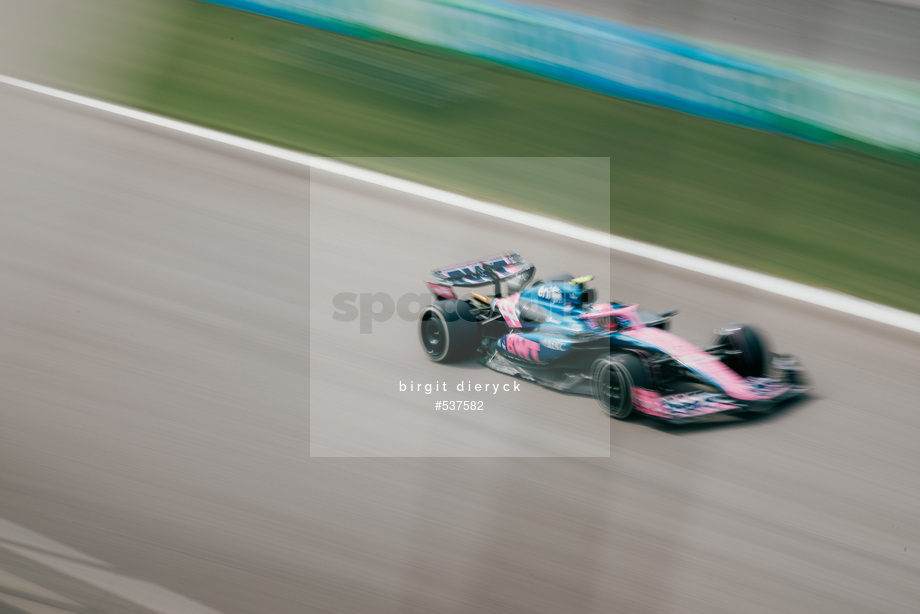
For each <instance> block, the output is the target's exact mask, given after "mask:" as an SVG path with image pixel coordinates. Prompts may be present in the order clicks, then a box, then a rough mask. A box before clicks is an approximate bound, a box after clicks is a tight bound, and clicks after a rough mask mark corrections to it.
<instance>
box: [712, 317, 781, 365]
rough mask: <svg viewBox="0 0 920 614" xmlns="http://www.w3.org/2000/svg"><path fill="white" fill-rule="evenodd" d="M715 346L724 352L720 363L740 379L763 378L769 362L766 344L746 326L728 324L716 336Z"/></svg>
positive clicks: (756, 333) (751, 328)
mask: <svg viewBox="0 0 920 614" xmlns="http://www.w3.org/2000/svg"><path fill="white" fill-rule="evenodd" d="M716 345H717V346H720V347H722V348H724V349H723V351H724V353H725V354H724V358H723V359H722V361H723V362H724V363H725V364H726V365H727V366H728V367H730V368H731V369H732V371H734V372H735V373H737V374H738V375H740V376H741V377H763V375H764V373H765V372H766V369H767V364H768V363H769V360H768V358H767V356H768V354H767V344H766V341H764V339H763V337H762V336H761V335H760V333H758V332H757V330H756V329H754V328H753V327H752V326H749V325H747V324H729V325H727V326H725V327H723V328H722V330H720V331H719V332H718V334H717V338H716Z"/></svg>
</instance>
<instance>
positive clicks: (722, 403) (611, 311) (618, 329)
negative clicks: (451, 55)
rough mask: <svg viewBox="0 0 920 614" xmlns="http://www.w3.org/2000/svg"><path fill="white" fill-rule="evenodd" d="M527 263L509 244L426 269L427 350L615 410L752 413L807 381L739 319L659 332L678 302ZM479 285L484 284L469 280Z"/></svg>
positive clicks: (423, 319) (617, 413)
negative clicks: (680, 332)
mask: <svg viewBox="0 0 920 614" xmlns="http://www.w3.org/2000/svg"><path fill="white" fill-rule="evenodd" d="M534 273H535V267H534V266H533V265H531V264H529V263H527V262H525V261H524V260H523V258H521V256H519V255H518V254H516V253H513V252H512V253H506V254H502V255H500V256H495V257H492V258H487V259H485V260H480V261H476V262H470V263H466V264H462V265H457V266H450V267H444V268H441V269H437V270H435V271H433V274H434V277H435V281H431V282H426V283H427V285H428V288H429V289H430V290H431V292H432V294H434V297H435V302H434V303H432V304H431V305H428V306H427V307H425V308H424V309H422V311H421V313H420V314H419V336H420V339H421V342H422V347H423V348H424V350H425V352H426V353H427V354H428V357H429V358H430V359H431V360H433V361H435V362H444V363H447V362H455V361H461V360H468V359H471V358H474V357H478V358H479V359H480V360H481V361H482V363H483V364H485V365H486V366H488V367H489V368H491V369H494V370H495V371H498V372H500V373H505V374H508V375H512V376H515V377H520V378H522V379H525V380H529V381H532V382H535V383H537V384H540V385H542V386H546V387H549V388H553V389H556V390H560V391H564V392H568V393H574V394H583V395H591V396H593V397H594V398H595V399H597V401H598V402H599V403H600V405H601V407H603V408H604V410H605V411H606V412H607V413H609V414H610V416H611V417H613V418H618V419H621V420H622V419H626V418H629V417H630V416H632V415H633V414H634V412H640V413H642V414H646V415H648V416H653V417H655V418H659V419H663V420H666V421H668V422H672V423H680V422H689V421H694V420H699V419H701V418H704V417H710V416H713V415H716V414H743V413H761V412H765V411H769V410H770V409H772V408H774V407H776V406H777V405H778V404H779V403H781V402H783V401H787V400H789V399H792V398H794V397H797V396H799V395H801V394H803V393H804V392H806V390H807V388H806V386H805V385H804V383H803V379H802V372H801V369H800V367H799V365H798V361H797V360H796V359H795V358H794V357H792V356H788V355H780V354H772V353H770V352H768V351H767V348H766V344H765V342H764V340H763V338H762V337H761V336H760V335H759V334H758V333H757V332H756V330H755V329H754V328H752V327H750V326H748V325H744V324H729V325H727V326H725V327H723V328H722V329H721V330H719V331H717V333H716V339H715V343H714V344H713V345H712V346H711V347H708V348H705V349H702V348H699V347H697V346H696V345H694V344H692V343H690V342H688V341H685V340H684V339H682V338H680V337H678V336H676V335H674V334H672V333H670V332H668V328H669V323H670V320H671V318H672V317H673V316H674V315H675V314H676V313H677V311H676V310H674V311H668V312H665V313H654V312H650V311H645V310H642V309H639V307H638V305H633V304H624V303H598V302H596V297H595V291H594V289H593V288H590V287H589V286H588V282H590V281H591V280H592V279H593V277H591V276H584V277H573V276H571V275H554V276H551V277H547V278H544V279H539V280H537V281H534V282H533V283H531V280H532V279H533V277H534ZM486 287H488V288H490V289H492V292H491V294H489V295H484V294H481V293H479V292H475V291H473V290H477V289H478V290H482V289H484V288H486ZM503 287H504V291H503ZM483 291H486V292H488V290H483Z"/></svg>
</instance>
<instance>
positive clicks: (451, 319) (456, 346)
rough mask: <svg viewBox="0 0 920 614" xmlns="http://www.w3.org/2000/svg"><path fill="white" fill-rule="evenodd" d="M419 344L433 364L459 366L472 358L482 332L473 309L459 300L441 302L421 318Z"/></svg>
mask: <svg viewBox="0 0 920 614" xmlns="http://www.w3.org/2000/svg"><path fill="white" fill-rule="evenodd" d="M418 332H419V340H420V341H421V342H422V348H423V349H424V350H425V353H427V354H428V358H430V359H431V360H433V361H434V362H445V363H446V362H457V361H460V360H467V359H469V358H472V357H473V354H475V353H476V350H477V348H479V342H480V339H481V338H482V330H481V327H480V324H479V321H478V320H477V318H476V316H475V315H474V314H473V308H472V306H470V304H469V303H467V302H466V301H461V300H458V299H452V300H446V301H438V302H437V303H434V304H431V305H428V306H427V307H425V308H424V309H422V311H421V313H420V314H419V329H418Z"/></svg>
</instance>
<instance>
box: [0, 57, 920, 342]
mask: <svg viewBox="0 0 920 614" xmlns="http://www.w3.org/2000/svg"><path fill="white" fill-rule="evenodd" d="M0 83H5V84H6V85H10V86H13V87H17V88H21V89H24V90H29V91H30V92H35V93H38V94H44V95H46V96H51V97H54V98H57V99H59V100H66V101H67V102H72V103H75V104H79V105H83V106H86V107H91V108H93V109H97V110H99V111H105V112H107V113H113V114H115V115H120V116H121V117H127V118H130V119H134V120H137V121H140V122H144V123H147V124H153V125H155V126H159V127H161V128H167V129H169V130H175V131H177V132H182V133H185V134H190V135H194V136H197V137H200V138H203V139H207V140H209V141H215V142H218V143H223V144H225V145H230V146H232V147H238V148H240V149H246V150H248V151H252V152H255V153H259V154H263V155H266V156H271V157H273V158H278V159H280V160H285V161H287V162H293V163H294V164H301V165H303V166H308V167H310V168H315V169H320V170H324V171H327V172H330V173H335V174H337V175H341V176H344V177H349V178H351V179H356V180H358V181H363V182H366V183H371V184H373V185H377V186H380V187H384V188H388V189H391V190H397V191H399V192H403V193H405V194H412V195H413V196H420V197H422V198H427V199H429V200H433V201H436V202H440V203H444V204H447V205H451V206H454V207H459V208H461V209H466V210H468V211H475V212H477V213H481V214H483V215H489V216H492V217H497V218H501V219H503V220H508V221H510V222H514V223H516V224H523V225H525V226H530V227H532V228H538V229H540V230H545V231H547V232H551V233H554V234H557V235H561V236H564V237H569V238H572V239H577V240H579V241H584V242H586V243H592V244H594V245H600V246H602V247H608V248H610V249H612V250H616V251H620V252H624V253H627V254H633V255H636V256H640V257H642V258H648V259H649V260H655V261H657V262H661V263H664V264H669V265H672V266H675V267H679V268H682V269H686V270H689V271H694V272H696V273H702V274H704V275H709V276H711V277H716V278H719V279H724V280H726V281H730V282H734V283H738V284H743V285H745V286H750V287H752V288H757V289H759V290H765V291H767V292H771V293H773V294H777V295H780V296H784V297H787V298H791V299H796V300H799V301H803V302H806V303H811V304H812V305H817V306H819V307H824V308H827V309H833V310H835V311H841V312H844V313H848V314H852V315H856V316H859V317H862V318H865V319H868V320H873V321H875V322H880V323H882V324H887V325H890V326H895V327H898V328H902V329H905V330H910V331H913V332H917V333H920V315H918V314H916V313H911V312H908V311H902V310H900V309H895V308H893V307H888V306H886V305H881V304H879V303H873V302H871V301H867V300H864V299H860V298H856V297H853V296H849V295H847V294H841V293H839V292H832V291H830V290H823V289H821V288H815V287H812V286H808V285H805V284H801V283H798V282H794V281H789V280H786V279H780V278H778V277H773V276H771V275H765V274H763V273H756V272H754V271H748V270H746V269H742V268H739V267H735V266H731V265H728V264H723V263H721V262H714V261H712V260H706V259H705V258H700V257H698V256H691V255H689V254H683V253H681V252H677V251H674V250H670V249H666V248H663V247H658V246H657V245H651V244H648V243H641V242H639V241H633V240H632V239H627V238H625V237H618V236H615V235H610V234H607V233H606V232H601V231H599V230H591V229H589V228H583V227H581V226H576V225H574V224H569V223H566V222H561V221H559V220H554V219H552V218H548V217H544V216H542V215H537V214H534V213H527V212H525V211H518V210H517V209H510V208H508V207H503V206H501V205H496V204H494V203H489V202H485V201H481V200H476V199H474V198H468V197H466V196H460V195H459V194H453V193H451V192H447V191H444V190H438V189H436V188H432V187H429V186H425V185H421V184H419V183H414V182H412V181H406V180H405V179H398V178H396V177H391V176H389V175H384V174H383V173H376V172H374V171H369V170H366V169H363V168H359V167H356V166H351V165H349V164H344V163H342V162H337V161H335V160H330V159H329V158H323V157H319V156H311V155H308V154H303V153H299V152H296V151H291V150H288V149H283V148H281V147H275V146H274V145H266V144H265V143H259V142H258V141H252V140H249V139H244V138H241V137H238V136H233V135H231V134H226V133H223V132H218V131H217V130H211V129H209V128H202V127H201V126H196V125H194V124H189V123H185V122H181V121H177V120H174V119H169V118H167V117H161V116H158V115H154V114H152V113H146V112H144V111H138V110H136V109H131V108H128V107H122V106H119V105H115V104H111V103H108V102H103V101H101V100H95V99H93V98H88V97H86V96H80V95H78V94H71V93H70V92H65V91H62V90H58V89H54V88H51V87H47V86H44V85H38V84H36V83H31V82H29V81H23V80H21V79H16V78H15V77H9V76H6V75H0Z"/></svg>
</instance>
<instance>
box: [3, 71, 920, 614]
mask: <svg viewBox="0 0 920 614" xmlns="http://www.w3.org/2000/svg"><path fill="white" fill-rule="evenodd" d="M0 109H2V113H0V145H2V147H0V156H2V158H0V195H2V198H0V211H2V219H3V223H2V225H0V288H2V296H3V300H2V301H0V372H2V377H0V398H2V406H0V517H2V518H6V519H8V520H10V521H13V522H16V523H18V524H20V525H23V526H25V527H27V528H29V529H32V530H35V531H38V532H40V533H42V534H45V535H47V536H48V537H50V538H53V539H56V540H59V541H61V542H63V543H64V544H67V545H68V546H71V547H73V548H76V549H77V550H79V551H82V552H84V553H86V554H88V555H91V556H94V557H97V558H98V559H101V560H103V561H105V562H107V563H109V564H111V565H113V566H114V568H115V569H116V570H118V571H119V572H120V573H123V574H127V575H130V576H132V577H136V578H139V579H143V580H146V581H150V582H154V583H156V584H160V585H162V586H164V587H166V588H168V589H170V590H172V591H175V592H177V593H179V594H182V595H184V596H186V597H189V598H192V599H194V600H196V601H199V602H201V603H204V604H206V605H208V606H211V607H213V608H215V609H217V610H219V611H221V612H225V613H228V614H231V613H243V612H248V613H270V614H288V613H290V614H303V613H305V612H311V613H312V612H349V613H359V612H369V613H370V612H373V613H388V612H392V613H403V612H420V613H421V612H464V613H465V612H546V613H552V614H557V613H559V612H597V613H605V614H606V613H609V612H656V613H665V612H674V613H677V612H681V613H682V612H701V613H703V612H705V613H711V612H837V613H847V612H853V613H865V612H915V611H917V610H918V608H920V584H918V583H917V582H916V579H917V577H918V576H920V514H918V511H920V462H918V461H920V452H918V450H920V448H918V445H917V442H918V441H920V413H918V411H917V410H918V407H917V398H918V392H920V390H918V384H917V381H916V366H917V365H918V364H920V338H918V336H917V335H915V334H910V333H904V332H902V331H898V330H896V329H891V328H887V327H884V326H882V325H873V324H871V323H866V322H865V321H862V320H860V319H857V318H852V317H849V316H846V315H840V314H835V313H831V312H828V311H824V310H821V309H818V308H815V307H810V306H808V305H803V304H801V303H797V302H795V301H790V300H787V299H782V298H777V297H775V296H772V295H769V294H765V293H762V292H760V291H756V290H753V289H739V288H738V287H737V286H734V285H732V284H729V283H725V282H720V281H718V280H714V279H712V278H707V277H704V276H701V275H695V274H691V273H687V272H684V271H675V270H673V269H670V268H668V267H666V266H662V265H659V264H656V263H653V262H649V261H643V260H641V259H637V258H632V257H621V256H619V255H617V254H613V255H612V256H610V255H608V254H605V253H602V252H599V251H597V249H596V248H590V247H586V246H584V245H582V244H579V243H578V242H575V241H571V240H568V239H560V238H558V237H555V236H553V235H549V234H546V233H543V232H539V231H530V230H528V229H526V228H518V227H513V226H511V225H509V224H505V223H499V222H496V221H494V220H486V219H482V218H479V217H477V216H475V215H473V214H469V213H466V212H462V211H457V210H452V209H450V208H449V207H446V206H441V205H436V204H433V203H427V202H424V201H422V200H420V199H413V198H408V197H406V196H404V195H400V194H398V193H393V192H389V191H387V190H383V189H380V188H375V187H374V186H371V185H366V184H358V183H355V182H353V181H350V180H345V179H341V178H336V177H334V176H330V175H326V174H322V173H318V172H315V173H312V176H311V174H310V173H309V172H308V170H307V169H304V168H298V167H294V166H291V165H287V164H285V163H280V162H274V161H269V160H264V159H260V158H258V157H256V156H254V155H252V154H247V153H244V152H238V151H234V150H231V149H229V148H226V147H224V146H220V145H215V144H207V143H201V142H199V141H196V140H195V139H193V138H191V137H182V136H176V135H173V134H170V133H167V132H165V131H162V130H160V129H157V128H151V127H146V126H138V125H136V124H133V123H132V122H131V121H129V120H118V119H113V118H111V117H109V116H106V115H104V114H102V113H98V112H95V111H91V110H87V109H82V108H75V107H73V106H69V105H68V104H66V103H63V102H59V101H53V100H49V99H46V98H42V97H40V96H37V95H34V94H30V93H27V92H20V91H14V90H11V89H10V88H6V87H3V88H0ZM311 194H313V195H314V198H312V199H311V198H310V195H311ZM316 194H322V195H323V196H322V198H316V197H315V195H316ZM314 226H315V227H314ZM509 241H510V242H512V243H513V245H509ZM505 247H514V248H515V249H517V250H518V251H520V252H521V253H522V254H524V255H526V256H527V257H528V258H530V259H531V260H533V261H535V262H536V263H537V264H538V265H539V266H540V267H541V269H542V270H543V272H545V273H552V272H557V271H565V270H569V271H571V272H573V273H576V274H579V273H584V272H591V271H604V270H607V269H608V268H609V269H610V270H611V271H612V275H611V277H610V279H601V280H599V282H598V288H599V292H600V294H601V295H602V296H603V295H607V293H608V292H610V288H611V287H613V288H615V292H613V294H614V295H615V296H616V297H617V298H628V299H631V300H636V301H639V302H641V303H643V304H645V305H647V306H649V307H653V308H661V309H664V308H669V307H679V308H681V309H682V314H681V315H680V316H678V319H677V321H676V326H675V331H676V332H678V333H680V334H683V335H685V336H688V337H689V338H691V339H695V340H698V341H700V342H704V341H705V340H706V339H707V338H708V333H709V331H711V330H712V329H714V328H715V327H716V326H718V325H719V324H721V323H724V322H726V321H731V320H743V321H750V322H754V323H756V324H758V325H760V326H761V327H762V328H764V329H766V330H767V331H769V332H770V333H771V340H772V342H773V345H774V346H775V347H777V348H780V349H783V350H785V351H789V352H794V353H796V354H798V355H799V356H800V357H801V359H802V361H803V362H804V364H805V365H806V366H807V367H808V369H809V372H810V374H811V377H812V380H813V382H814V384H815V393H814V395H812V397H811V398H810V399H808V400H807V401H805V402H802V403H799V404H797V405H794V406H792V407H790V408H788V409H787V410H786V411H784V412H781V413H779V414H777V415H775V416H772V417H770V418H768V419H761V420H757V421H753V422H746V423H728V424H724V425H718V426H709V427H705V428H693V429H682V430H677V431H673V430H666V429H660V428H656V427H655V426H654V425H652V424H649V423H646V422H643V421H637V422H630V423H621V422H613V421H607V420H602V421H600V422H599V423H600V424H601V425H602V427H601V428H602V429H606V432H605V433H604V439H606V438H607V437H609V447H608V448H607V450H606V451H605V453H607V454H609V456H601V457H580V458H563V457H558V458H497V457H482V458H319V457H311V456H310V452H311V448H310V438H311V428H310V414H311V412H313V411H314V410H315V408H316V407H317V406H319V405H323V407H324V408H325V409H326V411H328V410H334V411H337V412H339V413H341V414H342V415H346V416H347V415H348V414H349V412H352V411H355V408H359V407H362V406H367V405H368V404H372V405H373V406H374V407H375V408H376V409H377V410H378V411H379V412H380V413H381V414H386V412H389V411H391V410H392V411H394V412H395V410H396V409H398V408H399V406H400V405H401V404H406V403H408V404H413V403H414V404H415V406H417V407H418V411H417V412H415V413H412V412H402V413H399V414H398V416H399V418H400V420H398V421H397V420H394V421H393V422H392V423H389V424H388V423H387V421H382V422H380V423H377V424H376V425H375V428H376V429H377V430H376V432H377V433H379V434H380V436H381V437H380V439H381V440H382V441H395V442H399V441H401V440H402V441H408V440H410V439H412V437H410V436H407V435H406V431H408V432H409V433H410V434H413V433H418V437H419V438H424V437H425V436H426V433H429V431H427V430H426V429H427V428H428V426H429V425H430V424H431V420H432V419H434V418H437V419H442V418H447V419H452V420H454V422H455V423H456V424H457V430H458V431H461V430H465V431H468V432H472V433H474V434H479V435H481V436H482V437H485V438H486V439H488V440H489V441H491V442H502V441H504V443H505V444H507V448H506V449H507V450H508V451H509V454H513V453H526V452H527V451H532V452H534V453H535V454H536V453H539V454H543V455H550V456H551V455H553V454H554V453H558V449H556V447H555V446H557V443H558V442H555V441H553V440H551V439H549V440H547V439H545V437H544V435H545V433H546V432H547V430H549V429H551V426H552V425H551V423H545V422H539V421H538V424H537V426H534V425H533V423H532V422H531V421H530V420H529V419H528V418H529V416H528V413H529V411H530V410H531V408H535V409H534V411H536V412H537V413H538V414H539V415H540V416H546V414H545V409H546V408H547V407H559V408H560V411H561V412H566V415H567V417H568V419H569V420H571V421H572V422H573V423H575V427H573V428H574V429H575V430H574V432H575V433H576V434H577V433H578V432H590V431H592V429H594V428H595V426H594V425H596V424H598V420H597V412H598V411H599V410H597V409H596V408H595V407H594V406H593V403H592V402H591V401H590V400H588V399H580V398H571V397H565V396H562V395H559V394H557V393H555V392H552V391H548V390H543V389H540V388H537V387H535V386H531V385H524V387H523V389H522V390H521V391H520V392H519V393H511V394H508V395H506V396H504V397H502V398H501V401H500V402H499V401H495V402H492V401H491V400H489V399H487V400H486V409H485V411H484V412H481V413H480V414H451V415H439V414H436V413H435V412H434V410H433V407H431V403H430V399H432V397H428V398H427V399H424V400H423V401H418V400H417V399H414V398H413V399H411V400H408V401H407V400H406V399H407V398H408V397H405V396H400V395H401V393H399V392H398V391H397V390H396V384H397V381H394V380H399V379H400V378H402V379H412V380H415V381H417V382H418V381H421V382H428V381H436V380H443V379H450V380H451V381H457V379H458V378H460V377H462V378H463V379H467V377H469V378H470V379H480V380H481V381H489V382H504V381H512V380H508V379H507V378H503V377H502V376H500V375H498V374H493V373H491V372H489V371H487V370H484V369H480V368H477V367H475V366H470V365H466V366H461V367H454V368H451V367H442V366H439V365H433V364H431V363H429V362H427V361H426V359H425V358H424V357H423V355H422V353H421V351H420V349H419V347H418V342H417V339H416V337H415V331H414V326H413V325H412V323H411V322H405V321H403V320H401V319H399V318H394V319H392V320H389V321H387V322H384V323H380V327H379V329H375V332H374V333H372V334H369V335H361V334H360V333H359V330H358V324H359V323H358V322H354V321H353V322H339V321H336V320H334V319H333V318H332V314H333V313H334V309H333V306H332V304H331V303H328V302H327V300H329V296H330V293H334V292H338V291H353V292H364V291H367V292H376V291H378V290H382V289H386V290H388V291H390V292H393V293H394V294H396V295H398V294H401V293H404V292H418V291H419V290H421V286H420V280H421V278H422V277H423V275H424V273H425V271H426V269H427V268H429V267H430V266H434V265H438V264H447V263H450V262H451V261H453V260H456V259H463V258H468V257H475V256H478V255H484V253H490V252H495V251H498V250H501V249H503V248H505ZM550 263H553V264H550ZM550 269H552V270H550ZM311 355H312V356H311ZM311 357H312V360H311ZM318 365H319V366H318ZM446 373H450V375H446ZM461 373H462V375H460V374H461ZM423 396H424V395H423ZM488 414H498V415H504V416H505V420H506V421H510V423H511V425H512V426H514V425H516V426H518V427H519V429H518V430H515V429H506V430H504V431H502V432H499V433H496V432H491V431H489V429H488V428H486V427H485V426H483V425H484V424H488V423H486V422H484V421H483V420H482V417H483V416H486V415H488ZM394 415H397V414H394ZM344 423H348V421H347V420H345V421H344ZM579 425H580V428H581V430H580V431H579V430H578V429H579ZM390 431H392V432H390ZM314 435H315V433H314ZM595 435H596V433H595ZM522 437H523V438H524V439H525V441H524V443H522V441H521V438H522ZM352 441H354V440H353V439H349V438H348V437H344V438H341V439H338V440H337V439H335V438H329V439H326V440H324V441H323V442H321V445H322V450H323V452H324V454H326V455H332V454H334V453H335V452H336V451H339V452H340V453H341V454H345V455H347V454H362V453H363V454H366V455H371V454H388V453H393V452H394V450H393V448H392V447H387V446H383V448H381V449H370V450H363V451H362V450H360V449H359V450H355V449H351V448H349V443H350V442H352ZM541 442H542V443H541ZM594 443H595V442H593V440H592V442H591V446H592V447H591V450H596V447H594ZM559 445H561V444H559ZM314 452H315V451H314ZM420 452H422V453H423V452H424V450H420Z"/></svg>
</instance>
